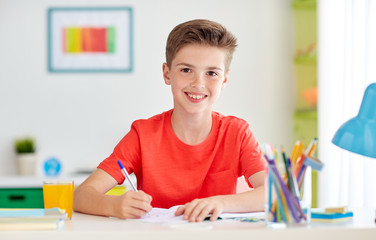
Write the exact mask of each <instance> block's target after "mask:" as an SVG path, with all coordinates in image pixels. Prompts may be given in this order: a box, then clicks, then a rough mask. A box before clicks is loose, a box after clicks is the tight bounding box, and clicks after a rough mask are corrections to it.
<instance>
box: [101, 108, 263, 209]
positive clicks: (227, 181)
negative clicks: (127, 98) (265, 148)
mask: <svg viewBox="0 0 376 240" xmlns="http://www.w3.org/2000/svg"><path fill="white" fill-rule="evenodd" d="M172 111H173V110H170V111H167V112H164V113H162V114H159V115H156V116H154V117H152V118H149V119H146V120H145V119H143V120H137V121H134V122H133V124H132V126H131V130H130V131H129V133H128V134H127V135H125V136H124V138H123V139H122V140H121V141H120V142H119V143H118V145H117V146H116V147H115V149H114V151H113V153H112V154H111V155H110V156H109V157H108V158H106V159H105V160H104V161H103V162H101V163H100V165H99V166H98V168H101V169H103V170H104V171H106V172H107V173H108V174H110V175H111V176H112V177H113V178H115V179H116V181H117V182H118V183H119V184H122V183H123V181H124V179H125V178H124V175H123V173H122V172H121V170H120V168H119V166H118V164H117V160H121V162H122V163H123V165H124V167H125V168H126V169H127V170H128V172H130V173H131V172H134V173H135V175H136V177H137V188H138V189H141V190H143V191H144V192H146V193H148V194H150V195H151V196H152V197H153V201H152V206H153V207H162V208H169V207H171V206H174V205H181V204H185V203H187V202H190V201H192V200H193V199H195V198H204V197H209V196H214V195H223V194H234V193H235V191H236V183H237V178H238V177H240V176H242V175H244V177H245V179H246V180H247V182H248V178H249V177H250V176H251V175H253V174H254V173H256V172H259V171H262V170H264V160H263V157H262V153H261V150H260V148H259V145H258V143H257V141H256V139H255V137H254V136H253V134H252V132H251V131H250V129H249V125H248V123H247V122H246V121H244V120H242V119H239V118H236V117H233V116H223V115H221V114H219V113H216V112H213V113H212V118H213V126H212V130H211V132H210V134H209V136H208V137H207V139H205V140H204V141H203V142H202V143H200V144H198V145H188V144H185V143H183V142H182V141H181V140H180V139H179V138H178V137H177V136H176V135H175V133H174V131H173V129H172V126H171V113H172ZM248 184H249V185H250V183H248Z"/></svg>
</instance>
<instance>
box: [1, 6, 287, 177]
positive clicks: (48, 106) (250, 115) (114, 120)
mask: <svg viewBox="0 0 376 240" xmlns="http://www.w3.org/2000/svg"><path fill="white" fill-rule="evenodd" d="M290 4H291V3H290V1H289V0H283V1H281V0H263V1H258V0H252V1H249V0H242V1H241V0H237V1H225V0H208V1H201V0H191V1H189V3H187V2H186V1H181V0H134V1H131V0H124V1H116V0H108V1H104V0H93V1H83V0H75V1H68V0H66V1H62V0H56V1H47V0H38V1H27V0H1V1H0V175H8V174H14V173H15V172H16V166H15V163H14V160H13V158H14V153H13V141H14V139H15V138H16V137H22V136H25V135H29V136H34V137H35V138H36V139H37V144H38V156H39V159H40V161H41V162H42V161H43V160H45V159H46V158H48V157H51V156H55V157H58V158H59V159H60V160H62V161H63V164H64V165H63V167H64V171H65V173H69V172H72V171H74V170H77V169H82V168H94V167H96V166H97V164H98V163H99V162H100V161H101V160H103V159H104V158H105V157H106V156H108V155H109V154H110V153H111V151H112V149H113V147H114V146H115V145H116V143H117V142H118V141H119V140H120V139H121V138H122V137H123V135H124V134H126V133H127V132H128V130H129V126H130V124H131V123H132V121H133V120H135V119H139V118H147V117H150V116H152V115H154V114H158V113H160V112H162V111H165V110H168V109H170V108H172V97H171V93H170V89H169V87H168V86H166V85H164V83H163V78H162V63H163V61H164V47H165V42H166V38H167V35H168V33H169V31H170V30H171V29H172V28H173V27H174V26H175V25H177V24H178V23H181V22H183V21H186V20H189V19H194V18H207V19H211V20H215V21H218V22H220V23H222V24H223V25H225V26H226V27H227V28H229V29H230V31H232V32H233V33H234V34H235V35H236V36H237V38H238V41H239V47H238V49H237V51H236V52H235V54H234V59H233V63H232V66H231V74H230V78H229V84H228V85H227V86H226V89H225V90H224V91H223V93H222V96H221V97H220V99H219V101H218V102H217V104H216V105H215V110H216V111H219V112H221V113H223V114H226V115H236V116H239V117H241V118H244V119H246V120H247V121H248V122H249V123H250V125H251V129H252V130H253V132H254V134H255V135H256V137H257V138H258V140H259V141H260V142H263V141H268V142H272V143H273V144H275V145H276V146H279V145H280V144H284V145H285V146H286V147H287V149H292V144H293V142H294V140H293V139H292V113H293V99H294V96H293V94H294V88H293V73H292V72H293V71H292V61H291V60H292V57H293V56H292V55H293V42H292V39H293V36H292V19H291V14H292V13H291V7H290ZM58 6H131V7H133V11H134V39H133V40H134V71H133V72H132V73H122V74H108V73H107V74H105V73H81V74H57V73H54V74H52V73H49V72H48V71H47V47H46V46H47V33H46V29H47V9H48V7H58ZM39 174H40V173H39Z"/></svg>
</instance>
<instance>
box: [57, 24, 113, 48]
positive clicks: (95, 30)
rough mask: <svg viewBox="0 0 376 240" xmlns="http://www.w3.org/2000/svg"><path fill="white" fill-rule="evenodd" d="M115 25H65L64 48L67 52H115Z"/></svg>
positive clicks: (63, 34)
mask: <svg viewBox="0 0 376 240" xmlns="http://www.w3.org/2000/svg"><path fill="white" fill-rule="evenodd" d="M115 32H116V29H115V28H114V27H65V28H63V33H62V37H63V39H62V48H63V52H65V53H97V52H102V53H115V45H116V41H115Z"/></svg>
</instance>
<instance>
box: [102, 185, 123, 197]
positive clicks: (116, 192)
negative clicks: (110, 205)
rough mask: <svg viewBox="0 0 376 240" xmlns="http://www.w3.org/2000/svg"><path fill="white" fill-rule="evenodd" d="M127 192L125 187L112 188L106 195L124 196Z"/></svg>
mask: <svg viewBox="0 0 376 240" xmlns="http://www.w3.org/2000/svg"><path fill="white" fill-rule="evenodd" d="M125 191H126V188H125V187H124V186H116V187H114V188H112V189H111V190H110V191H108V192H107V193H106V195H116V196H120V195H123V194H124V193H125Z"/></svg>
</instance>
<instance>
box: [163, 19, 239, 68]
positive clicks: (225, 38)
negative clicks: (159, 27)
mask: <svg viewBox="0 0 376 240" xmlns="http://www.w3.org/2000/svg"><path fill="white" fill-rule="evenodd" d="M188 44H200V45H208V46H212V47H218V48H223V49H226V50H227V54H226V60H225V67H226V69H225V70H226V71H227V70H228V69H229V67H230V63H231V60H232V55H233V53H234V51H235V48H236V46H237V40H236V38H235V36H234V35H232V33H231V32H229V31H228V30H227V29H226V28H225V27H224V26H222V25H221V24H219V23H216V22H213V21H210V20H205V19H196V20H191V21H188V22H184V23H181V24H179V25H177V26H176V27H175V28H174V29H173V30H172V31H171V32H170V34H169V36H168V38H167V44H166V63H167V66H168V67H169V68H171V63H172V60H173V59H174V57H175V55H176V53H177V52H178V51H179V50H180V49H181V48H182V47H184V46H186V45H188Z"/></svg>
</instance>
